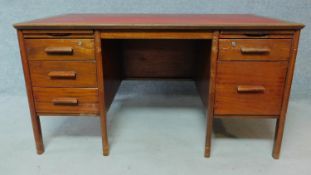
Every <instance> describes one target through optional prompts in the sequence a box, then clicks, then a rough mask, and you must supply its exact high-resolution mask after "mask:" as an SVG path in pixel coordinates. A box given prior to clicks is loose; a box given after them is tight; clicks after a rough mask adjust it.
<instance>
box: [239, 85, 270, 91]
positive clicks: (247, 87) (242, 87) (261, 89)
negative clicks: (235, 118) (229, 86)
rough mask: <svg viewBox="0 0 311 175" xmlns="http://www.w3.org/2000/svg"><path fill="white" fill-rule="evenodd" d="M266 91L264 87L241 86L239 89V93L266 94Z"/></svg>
mask: <svg viewBox="0 0 311 175" xmlns="http://www.w3.org/2000/svg"><path fill="white" fill-rule="evenodd" d="M265 90H266V89H265V87H263V86H249V85H240V86H238V88H237V91H238V93H264V92H265Z"/></svg>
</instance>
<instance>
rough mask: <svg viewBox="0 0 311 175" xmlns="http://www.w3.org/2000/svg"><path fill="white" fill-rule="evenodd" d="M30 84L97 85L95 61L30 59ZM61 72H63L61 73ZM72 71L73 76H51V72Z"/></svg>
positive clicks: (58, 85) (38, 85) (52, 85)
mask: <svg viewBox="0 0 311 175" xmlns="http://www.w3.org/2000/svg"><path fill="white" fill-rule="evenodd" d="M29 67H30V74H31V82H32V86H36V87H97V75H96V74H97V72H96V62H95V61H30V62H29ZM62 72H63V73H62ZM66 72H69V73H70V72H73V73H74V74H75V76H74V77H68V78H66V77H57V76H55V77H53V76H51V74H53V73H54V74H64V73H66Z"/></svg>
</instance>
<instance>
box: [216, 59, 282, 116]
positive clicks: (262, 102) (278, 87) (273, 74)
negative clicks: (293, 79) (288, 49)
mask: <svg viewBox="0 0 311 175" xmlns="http://www.w3.org/2000/svg"><path fill="white" fill-rule="evenodd" d="M286 72H287V62H286V61H282V62H240V61H236V62H228V61H223V62H218V65H217V78H216V92H215V93H216V95H215V106H214V113H215V115H279V114H280V111H281V104H282V98H283V88H284V83H285V78H286Z"/></svg>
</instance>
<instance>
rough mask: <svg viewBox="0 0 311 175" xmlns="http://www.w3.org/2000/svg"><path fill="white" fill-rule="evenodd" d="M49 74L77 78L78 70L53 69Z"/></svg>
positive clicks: (57, 76) (56, 76) (50, 75)
mask: <svg viewBox="0 0 311 175" xmlns="http://www.w3.org/2000/svg"><path fill="white" fill-rule="evenodd" d="M48 76H49V77H50V78H69V79H75V78H76V76H77V75H76V72H75V71H52V72H49V73H48Z"/></svg>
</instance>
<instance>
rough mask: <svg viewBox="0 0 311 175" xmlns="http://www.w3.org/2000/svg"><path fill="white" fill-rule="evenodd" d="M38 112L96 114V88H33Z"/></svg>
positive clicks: (97, 111)
mask: <svg viewBox="0 0 311 175" xmlns="http://www.w3.org/2000/svg"><path fill="white" fill-rule="evenodd" d="M33 94H34V100H35V106H36V110H37V112H38V113H47V114H98V113H99V110H98V108H99V107H98V90H97V88H38V87H35V88H33Z"/></svg>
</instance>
